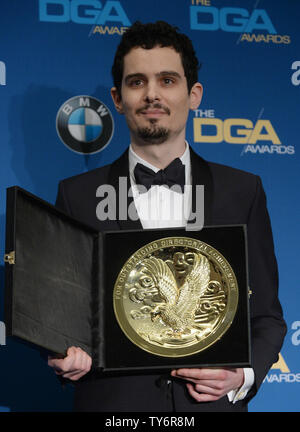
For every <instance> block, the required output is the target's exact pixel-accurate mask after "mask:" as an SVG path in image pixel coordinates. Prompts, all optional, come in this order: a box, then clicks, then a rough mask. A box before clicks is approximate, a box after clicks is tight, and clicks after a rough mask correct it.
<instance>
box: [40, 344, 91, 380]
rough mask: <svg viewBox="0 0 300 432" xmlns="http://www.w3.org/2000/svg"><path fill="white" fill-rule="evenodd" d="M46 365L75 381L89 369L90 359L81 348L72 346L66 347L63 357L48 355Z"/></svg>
mask: <svg viewBox="0 0 300 432" xmlns="http://www.w3.org/2000/svg"><path fill="white" fill-rule="evenodd" d="M48 366H50V367H52V368H53V369H54V371H55V373H56V374H57V375H61V376H63V377H64V378H69V379H70V380H72V381H77V380H79V378H81V377H82V376H83V375H85V374H87V373H88V372H89V371H90V369H91V366H92V359H91V357H90V356H89V355H88V354H87V353H86V352H85V351H83V350H82V349H81V348H79V347H74V346H72V347H70V348H68V351H67V355H66V357H64V358H56V357H51V356H48Z"/></svg>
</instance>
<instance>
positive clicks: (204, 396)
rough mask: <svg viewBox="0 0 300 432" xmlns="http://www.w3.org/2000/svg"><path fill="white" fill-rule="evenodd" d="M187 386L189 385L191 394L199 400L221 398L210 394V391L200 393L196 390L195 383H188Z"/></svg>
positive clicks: (205, 400) (209, 400)
mask: <svg viewBox="0 0 300 432" xmlns="http://www.w3.org/2000/svg"><path fill="white" fill-rule="evenodd" d="M186 386H187V389H188V392H189V394H190V395H191V396H192V398H193V399H195V400H196V401H197V402H211V401H215V400H217V399H219V396H214V395H212V394H208V393H198V392H197V391H196V390H195V387H194V385H193V384H189V383H188V384H187V385H186Z"/></svg>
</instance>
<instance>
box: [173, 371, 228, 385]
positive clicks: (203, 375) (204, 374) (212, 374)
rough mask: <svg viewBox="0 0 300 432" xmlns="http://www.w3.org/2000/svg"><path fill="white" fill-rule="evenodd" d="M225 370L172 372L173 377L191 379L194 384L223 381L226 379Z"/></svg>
mask: <svg viewBox="0 0 300 432" xmlns="http://www.w3.org/2000/svg"><path fill="white" fill-rule="evenodd" d="M225 374H226V371H225V370H224V369H213V368H211V369H205V368H203V369H178V370H175V371H172V373H171V375H172V376H174V377H177V378H185V379H189V380H190V381H192V382H196V381H197V380H222V379H225Z"/></svg>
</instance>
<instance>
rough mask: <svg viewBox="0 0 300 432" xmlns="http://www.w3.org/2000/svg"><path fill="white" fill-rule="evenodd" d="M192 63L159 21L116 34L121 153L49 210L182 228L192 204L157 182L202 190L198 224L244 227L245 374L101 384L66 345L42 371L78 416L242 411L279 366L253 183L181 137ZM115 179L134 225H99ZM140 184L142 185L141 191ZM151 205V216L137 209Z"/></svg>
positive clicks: (262, 220) (265, 232)
mask: <svg viewBox="0 0 300 432" xmlns="http://www.w3.org/2000/svg"><path fill="white" fill-rule="evenodd" d="M198 66H199V65H198V60H197V58H196V56H195V52H194V49H193V46H192V44H191V41H190V40H189V39H188V38H187V36H185V35H184V34H181V33H179V32H178V30H177V29H176V28H174V27H172V26H170V25H169V24H167V23H164V22H157V23H154V24H145V25H144V24H141V23H135V24H134V25H133V26H132V27H131V28H130V29H129V30H128V31H127V32H126V33H125V34H124V36H123V38H122V40H121V43H120V45H119V47H118V49H117V53H116V56H115V59H114V64H113V68H112V73H113V79H114V87H113V88H112V90H111V95H112V98H113V101H114V104H115V107H116V110H117V111H118V112H119V113H120V114H122V115H125V118H126V121H127V125H128V129H129V133H130V146H129V149H128V150H127V151H126V152H125V153H124V154H123V155H122V156H121V157H120V159H118V160H117V161H115V162H114V163H113V164H111V165H108V166H105V167H102V168H98V169H96V170H93V171H90V172H88V173H85V174H81V175H78V176H75V177H72V178H69V179H66V180H63V181H62V182H60V185H59V192H58V197H57V206H58V207H59V208H61V209H63V210H64V211H66V212H68V213H69V214H70V215H71V216H73V217H74V218H77V219H78V220H80V221H83V222H85V223H86V224H89V225H91V226H92V227H94V228H96V229H97V230H100V231H101V230H119V229H137V228H144V229H147V228H162V227H184V226H186V224H187V222H188V221H187V219H188V216H187V215H188V214H189V211H190V210H191V208H192V206H194V207H195V202H196V201H197V199H198V198H199V197H198V196H197V193H191V194H189V193H186V192H184V193H181V192H180V191H178V190H177V191H173V190H172V188H171V189H170V188H166V187H165V186H164V185H165V184H167V185H169V186H170V185H173V184H176V185H180V188H182V187H183V185H184V184H185V185H192V186H193V188H194V190H195V187H196V185H204V213H205V220H204V222H205V225H226V224H229V225H231V224H246V225H247V234H248V260H249V281H250V288H251V290H252V293H253V294H252V296H251V299H250V310H251V343H252V353H253V354H252V356H253V359H252V368H184V369H178V370H173V371H172V372H171V374H166V375H142V374H140V375H130V376H122V377H121V376H111V377H99V376H97V375H96V374H95V373H94V372H93V371H91V370H90V369H91V359H90V357H89V356H88V354H87V353H85V352H84V351H83V350H82V349H80V348H78V347H70V348H69V350H68V352H67V356H66V357H65V358H64V359H58V358H49V365H50V366H51V367H53V368H54V369H55V371H56V373H57V374H58V375H61V376H62V377H64V378H67V379H70V380H72V381H73V382H75V409H76V410H79V411H116V412H120V411H163V412H168V411H169V412H171V411H186V412H188V411H190V412H195V411H246V410H247V403H248V402H249V400H250V399H251V398H252V397H253V396H254V395H255V393H256V392H257V390H258V388H259V386H260V384H261V383H262V381H263V379H264V377H265V375H266V373H267V371H268V370H269V368H270V367H271V365H272V364H273V363H274V362H276V361H277V357H278V353H279V351H280V348H281V346H282V343H283V339H284V335H285V332H286V326H285V322H284V320H283V317H282V310H281V306H280V303H279V300H278V293H277V285H278V278H277V264H276V258H275V255H274V247H273V240H272V232H271V226H270V221H269V216H268V212H267V208H266V199H265V194H264V191H263V188H262V184H261V181H260V179H259V177H257V176H255V175H253V174H249V173H246V172H243V171H240V170H237V169H233V168H229V167H226V166H223V165H219V164H215V163H211V162H206V161H204V160H203V159H202V158H201V157H199V156H198V155H196V154H195V153H194V152H193V150H192V149H191V148H190V147H189V145H188V143H187V142H186V140H185V134H186V122H187V118H188V113H189V110H190V109H192V110H194V109H197V108H198V106H199V104H200V102H201V98H202V85H201V84H200V83H199V82H198ZM120 177H123V178H126V179H127V185H128V187H131V188H132V192H133V197H132V199H131V200H132V201H133V203H134V206H135V208H136V211H137V214H138V216H139V219H138V220H137V221H133V220H130V219H127V220H121V219H120V218H118V217H117V218H116V219H113V220H102V221H101V220H99V215H98V213H97V211H96V209H97V206H98V205H99V201H100V200H99V196H96V191H97V190H99V189H98V188H99V186H101V185H112V186H114V187H115V190H116V192H117V194H118V187H119V178H120ZM140 184H143V185H144V186H145V190H144V191H143V193H142V192H141V189H139V188H138V185H140ZM186 189H187V188H186ZM183 190H184V191H185V189H183ZM97 195H99V194H97ZM174 200H175V201H176V206H175V207H174V208H176V209H177V210H176V211H175V212H174V213H172V214H171V215H169V216H170V217H169V218H168V219H166V218H165V217H162V216H163V215H164V214H166V211H167V208H168V206H169V205H170V203H171V202H174ZM117 202H118V196H117ZM149 202H150V208H151V209H152V210H153V212H152V213H151V217H149V214H148V213H147V212H146V211H144V209H145V208H146V204H149ZM147 208H149V206H148V207H147ZM117 216H118V213H117Z"/></svg>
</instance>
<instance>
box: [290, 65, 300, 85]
mask: <svg viewBox="0 0 300 432" xmlns="http://www.w3.org/2000/svg"><path fill="white" fill-rule="evenodd" d="M292 70H295V71H296V72H294V73H293V74H292V78H291V81H292V84H293V85H294V86H298V85H299V84H300V61H294V62H293V64H292Z"/></svg>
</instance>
